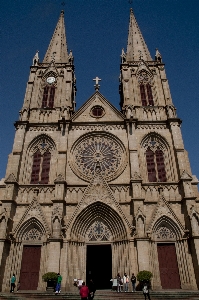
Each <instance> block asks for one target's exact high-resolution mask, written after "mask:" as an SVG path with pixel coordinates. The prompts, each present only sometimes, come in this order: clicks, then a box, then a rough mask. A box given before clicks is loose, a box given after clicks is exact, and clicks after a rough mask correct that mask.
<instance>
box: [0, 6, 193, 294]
mask: <svg viewBox="0 0 199 300" xmlns="http://www.w3.org/2000/svg"><path fill="white" fill-rule="evenodd" d="M126 35H127V33H126ZM118 67H119V66H118ZM96 75H97V74H96ZM118 75H119V72H118ZM75 83H76V79H75V73H74V64H73V55H72V52H69V53H68V50H67V42H66V35H65V25H64V13H63V11H62V12H61V14H60V17H59V20H58V23H57V26H56V28H55V31H54V34H53V36H52V39H51V41H50V44H49V47H48V49H47V52H46V54H45V57H44V59H43V61H42V62H40V61H39V56H38V53H36V55H35V56H34V58H33V63H32V66H31V68H30V76H29V79H28V83H27V88H26V93H25V98H24V103H23V106H22V109H21V111H20V117H19V120H18V121H17V122H16V123H15V127H16V134H15V139H14V144H13V149H12V153H11V154H10V155H9V159H8V165H7V170H6V175H5V179H2V180H1V181H0V264H1V266H0V269H1V271H0V290H2V291H8V290H9V281H10V278H11V275H12V273H15V274H16V277H17V281H18V280H20V282H21V289H22V290H45V287H46V283H45V282H43V281H42V275H43V274H45V273H46V272H51V271H54V272H60V273H61V274H62V277H63V281H62V290H67V291H69V290H73V289H74V288H75V287H74V286H73V282H74V279H78V278H81V279H83V280H88V279H89V278H90V277H92V278H93V279H94V280H95V282H96V283H97V287H98V288H101V289H106V288H110V279H111V278H114V277H115V276H116V274H117V273H118V272H119V273H120V274H121V275H123V274H124V272H126V273H128V275H131V274H132V272H134V273H135V274H137V273H138V272H139V271H141V270H149V271H151V272H152V273H153V278H152V288H153V289H179V288H181V289H191V290H194V289H197V287H198V285H199V200H198V190H197V183H198V180H197V178H196V177H195V176H194V175H192V173H191V169H190V164H189V159H188V155H187V152H186V150H185V149H184V144H183V139H182V135H181V129H180V125H181V120H180V119H179V118H178V117H177V115H176V108H175V107H174V105H173V103H172V98H171V95H170V91H169V85H168V80H167V77H166V74H165V65H164V63H163V62H162V57H161V54H160V53H159V51H158V50H156V53H155V58H154V59H153V58H152V57H151V55H150V53H149V50H148V48H147V45H146V43H145V41H144V38H143V36H142V33H141V31H140V29H139V26H138V24H137V22H136V19H135V16H134V14H133V11H132V10H131V11H130V22H129V31H128V43H127V50H126V52H125V51H124V50H122V54H121V64H120V86H119V87H120V89H119V91H120V107H121V110H120V111H119V110H118V109H117V108H115V107H114V106H113V105H112V104H111V103H110V102H109V101H108V100H107V99H106V98H105V97H104V96H103V95H102V94H101V93H100V91H99V87H100V86H99V78H98V77H96V84H95V92H94V94H93V95H91V97H90V98H89V99H88V100H87V101H86V102H85V104H84V105H83V106H82V107H81V108H79V109H78V110H75V105H76V104H75V94H76V87H75Z"/></svg>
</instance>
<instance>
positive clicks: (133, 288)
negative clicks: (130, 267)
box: [131, 273, 136, 292]
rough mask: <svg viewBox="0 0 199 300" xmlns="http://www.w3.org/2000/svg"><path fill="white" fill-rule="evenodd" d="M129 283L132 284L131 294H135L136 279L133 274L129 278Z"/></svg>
mask: <svg viewBox="0 0 199 300" xmlns="http://www.w3.org/2000/svg"><path fill="white" fill-rule="evenodd" d="M131 283H132V292H135V285H136V277H135V275H134V273H132V276H131Z"/></svg>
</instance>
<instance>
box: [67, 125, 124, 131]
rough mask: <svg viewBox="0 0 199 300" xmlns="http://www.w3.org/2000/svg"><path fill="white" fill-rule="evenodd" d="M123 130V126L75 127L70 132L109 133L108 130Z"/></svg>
mask: <svg viewBox="0 0 199 300" xmlns="http://www.w3.org/2000/svg"><path fill="white" fill-rule="evenodd" d="M116 129H117V130H118V129H125V127H124V125H122V124H118V125H104V124H102V125H88V126H86V125H77V126H73V127H72V130H87V131H89V132H90V131H109V130H116Z"/></svg>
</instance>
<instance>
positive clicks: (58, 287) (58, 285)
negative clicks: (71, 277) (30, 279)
mask: <svg viewBox="0 0 199 300" xmlns="http://www.w3.org/2000/svg"><path fill="white" fill-rule="evenodd" d="M61 282H62V276H61V275H60V274H59V273H57V285H56V291H55V294H58V293H59V294H60V292H61Z"/></svg>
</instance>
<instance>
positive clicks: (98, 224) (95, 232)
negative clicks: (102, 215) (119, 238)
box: [87, 221, 111, 241]
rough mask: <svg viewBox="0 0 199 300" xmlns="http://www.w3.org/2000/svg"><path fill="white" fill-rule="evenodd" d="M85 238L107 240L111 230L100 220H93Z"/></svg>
mask: <svg viewBox="0 0 199 300" xmlns="http://www.w3.org/2000/svg"><path fill="white" fill-rule="evenodd" d="M87 238H88V240H89V241H109V240H110V238H111V232H110V230H109V229H108V227H107V226H106V225H105V224H104V223H103V222H102V221H95V222H94V223H93V225H92V226H91V227H90V228H89V231H88V234H87Z"/></svg>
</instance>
